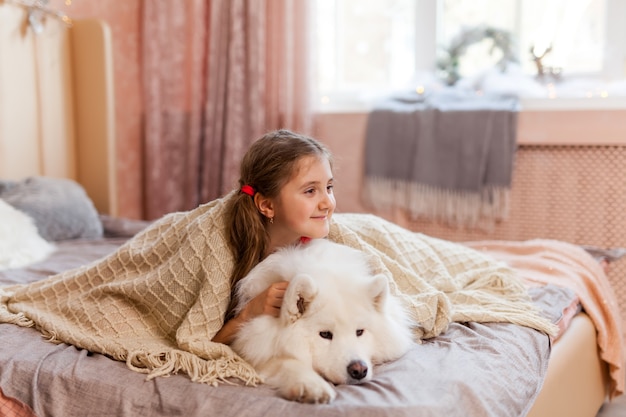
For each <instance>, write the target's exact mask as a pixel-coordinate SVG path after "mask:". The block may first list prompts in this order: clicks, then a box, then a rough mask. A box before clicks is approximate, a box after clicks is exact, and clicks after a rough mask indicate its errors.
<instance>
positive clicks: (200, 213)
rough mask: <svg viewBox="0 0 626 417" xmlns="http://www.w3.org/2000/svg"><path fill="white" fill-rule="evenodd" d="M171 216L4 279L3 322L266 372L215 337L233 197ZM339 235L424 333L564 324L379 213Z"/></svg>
mask: <svg viewBox="0 0 626 417" xmlns="http://www.w3.org/2000/svg"><path fill="white" fill-rule="evenodd" d="M228 198H229V196H226V197H225V198H224V199H219V200H216V201H213V202H211V203H208V204H206V205H202V206H200V207H198V208H197V209H195V210H193V211H190V212H186V213H174V214H170V215H167V216H165V217H163V218H162V219H161V220H159V221H157V222H155V223H154V224H153V225H151V226H150V227H149V228H147V229H146V230H145V231H143V232H142V233H140V234H139V235H137V236H136V237H135V238H133V239H131V240H130V241H128V242H127V243H126V244H125V245H123V246H122V247H120V248H119V249H118V250H117V251H116V252H114V253H113V254H111V255H109V256H107V257H105V258H103V259H101V260H99V261H96V262H94V263H92V264H90V265H86V266H84V267H81V268H78V269H75V270H71V271H67V272H64V273H61V274H58V275H55V276H52V277H50V278H49V279H46V280H43V281H39V282H36V283H33V284H29V285H18V286H10V287H4V288H0V322H8V323H14V324H18V325H22V326H35V327H36V328H37V329H38V330H39V331H41V332H42V333H43V334H44V335H45V336H46V337H48V338H49V339H50V340H51V341H53V342H65V343H69V344H72V345H75V346H78V347H81V348H84V349H88V350H90V351H93V352H99V353H103V354H105V355H109V356H111V357H113V358H115V359H117V360H120V361H126V363H127V364H128V366H129V367H130V368H131V369H133V370H135V371H138V372H144V373H147V374H148V377H149V378H152V377H156V376H160V375H168V374H171V373H176V372H179V371H181V372H184V373H186V374H188V375H189V376H190V378H191V379H192V380H194V381H199V382H205V383H210V384H216V383H217V382H219V381H224V380H225V379H227V378H231V377H236V378H239V379H241V380H242V381H244V382H245V383H248V384H255V383H257V382H259V377H258V375H257V374H256V372H255V371H254V369H253V368H252V367H251V366H250V365H249V364H247V363H246V362H245V361H243V360H242V359H241V358H240V357H238V356H237V355H236V354H235V353H234V352H233V351H232V350H231V349H230V348H229V347H228V346H225V345H222V344H217V343H213V342H211V338H212V337H213V335H214V334H215V333H216V332H217V331H218V330H219V329H220V328H221V326H222V324H223V320H224V316H225V314H226V310H227V307H228V303H229V295H230V284H229V279H230V274H231V270H232V266H233V262H234V259H233V256H232V254H231V252H230V251H229V249H228V246H227V243H226V234H225V231H226V225H225V224H224V221H223V218H224V216H223V212H224V207H225V202H226V200H227V199H228ZM329 238H330V239H332V240H334V241H337V242H339V243H344V244H346V245H349V246H352V247H355V248H358V249H362V250H364V251H365V252H366V253H368V254H371V255H372V256H371V259H372V264H373V267H374V268H375V269H376V271H377V272H378V271H381V272H385V273H387V274H388V276H389V277H393V281H392V282H391V284H392V290H393V291H395V292H396V293H397V294H399V295H400V296H401V297H402V298H403V300H404V301H405V302H406V304H407V306H408V307H409V310H410V314H411V316H412V317H413V319H414V320H415V321H416V322H417V323H419V324H420V326H421V329H423V330H419V331H418V334H416V337H419V338H428V337H432V336H436V335H438V334H439V333H441V332H443V331H445V330H446V328H447V326H448V324H449V323H450V322H451V321H480V322H487V321H501V322H511V323H517V324H520V325H524V326H529V327H533V328H536V329H538V330H540V331H543V332H546V333H550V334H553V333H554V332H555V331H556V327H555V326H554V325H552V324H551V323H550V322H549V321H547V320H546V319H543V318H542V317H540V316H539V315H538V314H537V313H536V311H535V310H534V308H533V307H532V304H530V302H529V300H528V298H527V296H526V291H525V288H524V285H523V284H522V282H521V281H520V280H519V279H518V278H517V277H516V276H514V274H513V272H512V270H510V269H509V268H507V267H506V266H504V264H503V263H499V262H496V261H494V260H492V259H491V258H489V257H487V256H485V255H482V254H481V253H480V252H478V251H474V250H472V249H469V248H466V247H464V246H461V245H456V244H452V243H448V242H445V241H441V240H437V239H433V238H428V237H426V236H423V235H420V234H415V233H412V232H409V231H407V230H405V229H402V228H400V227H398V226H395V225H393V224H391V223H388V222H386V221H384V220H382V219H380V218H377V217H374V216H369V215H354V214H337V215H335V217H334V221H333V225H332V228H331V233H330V236H329Z"/></svg>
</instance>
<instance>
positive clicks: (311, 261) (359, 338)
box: [232, 239, 413, 403]
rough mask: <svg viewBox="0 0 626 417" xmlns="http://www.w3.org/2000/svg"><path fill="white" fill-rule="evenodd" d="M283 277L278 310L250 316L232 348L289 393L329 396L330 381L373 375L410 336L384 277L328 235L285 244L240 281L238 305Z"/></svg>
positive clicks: (314, 398)
mask: <svg viewBox="0 0 626 417" xmlns="http://www.w3.org/2000/svg"><path fill="white" fill-rule="evenodd" d="M281 280H287V281H290V284H289V287H288V289H287V292H286V294H285V298H284V301H283V305H282V309H281V313H280V317H278V318H274V317H271V316H267V315H264V316H259V317H256V318H254V319H252V320H250V321H249V322H247V323H246V324H244V325H243V327H242V328H241V329H240V330H239V332H238V334H237V337H236V339H235V341H234V342H233V344H232V347H233V349H234V350H235V351H236V352H237V353H239V354H240V355H241V356H242V357H243V358H245V359H246V360H247V361H248V362H250V363H251V364H252V365H253V366H254V367H255V369H256V370H257V371H258V372H259V374H260V375H261V376H262V377H263V378H264V380H265V382H266V383H267V384H268V385H270V386H273V387H274V388H276V389H277V390H278V392H279V394H280V395H281V396H283V397H284V398H287V399H290V400H296V401H302V402H314V403H317V402H321V403H326V402H330V401H332V400H333V399H334V398H335V395H336V393H335V390H334V388H333V386H332V384H353V383H359V382H364V381H368V380H370V379H371V378H372V368H373V365H375V364H380V363H382V362H386V361H390V360H394V359H397V358H399V357H400V356H402V355H403V354H404V353H406V351H407V350H408V349H409V347H410V345H411V343H412V342H413V339H412V333H411V327H410V325H409V322H408V319H407V316H406V314H405V312H404V310H403V308H402V306H401V304H400V301H399V300H398V299H396V298H395V297H394V296H392V295H391V294H390V292H389V286H388V281H387V278H386V277H385V276H384V275H375V276H374V275H372V273H371V272H370V270H369V267H368V264H367V259H366V257H365V255H364V254H363V253H361V252H360V251H358V250H355V249H352V248H349V247H347V246H344V245H339V244H337V243H333V242H330V241H328V240H325V239H317V240H314V241H312V242H310V243H308V244H306V245H300V246H297V247H291V248H285V249H282V250H280V251H278V252H276V253H274V254H272V255H270V256H269V257H267V259H265V260H264V261H263V262H261V263H260V264H259V265H257V266H256V267H255V268H254V269H253V270H252V271H251V272H250V274H249V275H248V276H247V277H245V278H244V279H242V280H241V281H240V285H239V286H238V288H237V291H238V296H239V300H240V301H239V306H238V308H239V309H240V308H242V306H243V305H245V304H246V303H247V302H248V301H249V300H250V299H252V298H253V297H254V296H256V295H257V294H259V293H260V292H262V291H263V290H265V289H266V288H267V287H268V286H269V285H270V284H271V283H272V282H276V281H281ZM329 333H332V339H330V338H329V337H328V336H329Z"/></svg>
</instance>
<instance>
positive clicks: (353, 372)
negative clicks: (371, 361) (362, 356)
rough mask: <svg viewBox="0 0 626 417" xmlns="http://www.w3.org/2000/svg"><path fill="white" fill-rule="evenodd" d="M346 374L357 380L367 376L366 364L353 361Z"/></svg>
mask: <svg viewBox="0 0 626 417" xmlns="http://www.w3.org/2000/svg"><path fill="white" fill-rule="evenodd" d="M348 374H349V375H350V376H351V377H352V378H354V379H357V380H361V379H363V378H365V377H366V376H367V364H366V363H365V362H363V361H353V362H350V365H348Z"/></svg>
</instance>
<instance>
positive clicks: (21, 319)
mask: <svg viewBox="0 0 626 417" xmlns="http://www.w3.org/2000/svg"><path fill="white" fill-rule="evenodd" d="M12 296H13V293H12V292H9V291H5V290H3V289H2V288H0V323H11V324H17V325H18V326H21V327H33V326H34V325H35V322H33V321H32V320H31V319H29V318H27V317H26V316H25V315H24V313H21V312H20V313H12V312H10V311H9V307H8V303H9V299H10V298H11V297H12Z"/></svg>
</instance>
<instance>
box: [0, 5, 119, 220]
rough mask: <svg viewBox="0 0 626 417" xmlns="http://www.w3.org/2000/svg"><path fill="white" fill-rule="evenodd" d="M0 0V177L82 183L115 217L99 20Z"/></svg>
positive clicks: (104, 40)
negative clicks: (36, 14)
mask: <svg viewBox="0 0 626 417" xmlns="http://www.w3.org/2000/svg"><path fill="white" fill-rule="evenodd" d="M30 11H31V9H29V8H28V7H27V6H23V5H20V4H18V3H13V2H10V1H8V0H5V1H3V0H0V178H2V179H22V178H25V177H28V176H34V175H40V176H50V177H59V178H70V179H73V180H76V181H77V182H79V183H80V184H81V185H82V186H83V187H84V188H85V190H86V191H87V193H88V194H89V196H90V197H91V199H92V200H93V201H94V204H95V205H96V207H97V209H98V210H99V211H100V212H102V213H107V214H116V213H115V211H116V204H115V200H116V192H115V170H114V167H113V163H114V154H115V149H114V143H115V140H114V139H115V136H114V130H115V122H114V111H113V99H114V97H113V75H112V74H113V70H112V56H111V35H110V30H109V28H108V26H107V25H106V23H104V22H102V21H99V20H74V21H72V23H71V24H67V23H66V22H65V21H63V20H62V19H58V18H55V17H53V16H52V15H43V16H40V18H39V22H40V23H41V31H40V33H35V32H36V31H35V30H34V27H33V25H32V24H30V23H29V13H30Z"/></svg>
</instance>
